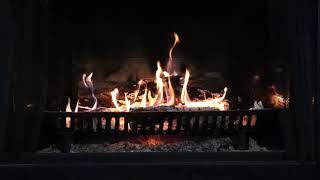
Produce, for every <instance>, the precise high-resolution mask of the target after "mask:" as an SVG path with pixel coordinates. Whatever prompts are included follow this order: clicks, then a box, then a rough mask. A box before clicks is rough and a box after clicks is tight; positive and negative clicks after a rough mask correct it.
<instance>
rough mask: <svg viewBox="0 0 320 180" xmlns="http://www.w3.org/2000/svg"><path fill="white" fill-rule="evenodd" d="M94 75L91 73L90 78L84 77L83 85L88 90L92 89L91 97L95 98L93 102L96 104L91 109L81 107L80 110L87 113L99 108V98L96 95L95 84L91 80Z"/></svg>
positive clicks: (84, 75)
mask: <svg viewBox="0 0 320 180" xmlns="http://www.w3.org/2000/svg"><path fill="white" fill-rule="evenodd" d="M92 75H93V72H92V73H90V74H89V75H88V76H87V75H86V74H83V75H82V82H83V84H84V86H85V87H86V88H88V89H90V92H91V97H92V98H93V101H94V104H93V106H92V107H91V108H90V107H86V106H80V105H79V108H82V109H85V110H86V111H94V110H96V109H97V106H98V100H97V97H96V96H95V94H94V87H93V82H92V80H91V78H92Z"/></svg>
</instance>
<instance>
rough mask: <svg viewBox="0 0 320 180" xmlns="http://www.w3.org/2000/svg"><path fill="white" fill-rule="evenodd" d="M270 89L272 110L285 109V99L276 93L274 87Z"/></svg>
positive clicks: (286, 102)
mask: <svg viewBox="0 0 320 180" xmlns="http://www.w3.org/2000/svg"><path fill="white" fill-rule="evenodd" d="M271 89H272V91H273V94H272V95H271V97H270V98H271V105H272V106H273V107H274V108H285V107H286V106H287V104H288V101H287V99H285V98H284V97H283V95H281V94H280V93H278V90H277V88H276V87H275V86H271Z"/></svg>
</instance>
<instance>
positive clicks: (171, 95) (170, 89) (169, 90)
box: [163, 71, 175, 106]
mask: <svg viewBox="0 0 320 180" xmlns="http://www.w3.org/2000/svg"><path fill="white" fill-rule="evenodd" d="M163 75H164V76H165V77H167V78H168V83H167V86H165V87H166V89H165V92H166V97H167V102H166V104H165V105H166V106H172V105H174V103H175V101H174V100H175V94H174V89H173V86H172V84H171V77H170V74H169V73H167V72H166V71H164V72H163Z"/></svg>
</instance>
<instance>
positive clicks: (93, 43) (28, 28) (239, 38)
mask: <svg viewBox="0 0 320 180" xmlns="http://www.w3.org/2000/svg"><path fill="white" fill-rule="evenodd" d="M1 3H3V6H2V8H3V9H4V11H3V12H5V14H6V17H5V18H3V19H2V20H1V21H3V23H5V24H7V26H6V28H4V30H3V31H2V33H1V36H2V37H4V43H3V47H5V48H7V49H6V50H5V51H4V52H5V53H3V55H2V58H3V59H4V62H3V65H2V66H1V73H2V74H1V78H2V82H3V84H4V85H5V86H4V88H3V89H1V93H2V94H3V97H2V99H1V116H2V117H3V118H2V119H1V124H0V128H1V135H0V150H1V151H0V152H1V156H0V157H1V166H0V172H2V174H4V178H5V179H6V178H7V179H12V178H18V177H19V176H28V177H36V178H42V177H47V176H48V175H50V176H52V177H51V178H52V179H55V178H57V177H58V176H57V175H54V174H55V173H57V172H63V175H61V176H62V177H64V178H89V177H93V178H98V177H102V176H104V177H109V178H114V179H121V178H125V179H130V178H137V177H139V178H142V179H144V178H156V179H157V178H158V179H160V178H161V179H162V178H167V179H179V178H180V179H186V178H187V179H256V178H261V179H267V178H268V179H269V178H275V177H277V178H282V179H283V178H291V179H312V178H316V175H317V173H316V172H317V171H316V170H317V168H318V164H317V162H318V160H319V152H318V151H319V150H318V144H319V143H317V142H319V132H318V131H319V123H318V108H319V107H318V101H317V100H318V96H319V93H318V83H317V81H318V79H317V77H318V68H319V67H318V64H319V63H318V59H317V58H318V54H317V53H318V49H317V48H318V47H317V42H318V41H317V39H318V32H317V26H318V25H317V13H318V9H317V5H318V3H317V2H316V1H315V0H314V1H308V2H303V1H299V0H295V1H290V2H289V1H280V2H279V1H273V0H268V1H267V0H266V1H263V2H259V3H258V2H253V1H245V2H241V3H239V4H237V3H236V4H232V3H229V2H225V3H216V7H212V8H211V9H210V10H209V9H208V8H204V7H203V8H202V12H200V13H194V15H184V14H186V12H188V10H190V9H191V7H186V8H180V10H176V12H175V14H176V15H175V16H173V15H172V16H171V15H156V14H158V13H160V12H161V10H157V9H154V12H150V10H149V11H147V10H146V11H144V12H145V13H147V12H148V13H150V14H152V15H149V16H145V14H144V13H134V12H133V10H132V9H135V8H124V9H122V8H114V9H113V8H112V9H109V8H107V9H108V12H105V10H104V8H102V7H105V6H103V5H105V4H104V3H102V4H95V3H93V2H92V3H88V4H86V3H84V4H82V3H78V4H76V5H75V4H73V3H63V4H60V3H58V2H56V3H54V2H51V1H36V0H34V1H30V2H28V3H26V2H24V3H20V2H18V1H9V0H7V1H3V2H1ZM248 7H251V8H248ZM194 8H195V7H194ZM160 9H161V8H160ZM181 9H184V10H181ZM123 11H126V13H129V14H131V15H130V16H127V15H124V14H121V12H123ZM84 12H85V13H84ZM189 12H190V11H189ZM179 14H180V15H179ZM191 14H193V13H191ZM195 14H197V15H195ZM150 22H151V23H152V24H151V25H150V24H148V23H150ZM173 32H177V34H179V37H180V40H181V44H179V45H177V47H176V48H175V50H174V51H173V52H174V53H173V57H174V60H175V61H176V62H179V63H180V65H179V66H180V69H179V70H180V71H181V72H179V73H180V75H181V77H184V75H185V73H184V71H185V69H186V68H188V69H190V70H191V73H192V76H191V79H190V84H189V87H190V88H191V87H192V86H195V87H199V86H200V87H201V86H202V87H206V88H207V89H213V90H215V91H218V89H223V87H224V86H228V90H229V92H230V93H229V94H227V98H228V100H229V102H230V103H229V104H230V109H229V110H224V111H217V110H209V111H203V110H201V111H198V110H199V109H198V110H196V111H192V109H191V111H176V112H168V111H167V110H164V111H157V112H155V111H147V112H144V111H136V112H135V111H132V112H113V111H112V112H96V111H94V112H78V113H76V112H65V109H66V104H67V99H68V97H70V98H71V109H75V104H76V102H77V100H78V99H77V98H78V96H79V94H80V93H81V91H80V86H81V80H82V79H81V75H82V73H90V72H92V71H94V75H93V77H92V79H93V84H94V87H98V86H99V85H100V84H102V85H104V86H105V82H111V81H114V80H116V81H117V83H118V84H116V85H115V86H118V85H119V82H134V81H135V82H137V81H139V79H141V78H153V76H154V73H153V72H156V68H155V66H154V64H155V62H156V60H158V59H159V60H160V62H161V64H164V65H165V64H166V62H167V53H168V49H169V48H170V47H169V46H170V44H171V43H172V42H171V41H172V36H171V35H172V33H173ZM166 39H167V40H166ZM169 41H170V42H169ZM6 53H7V54H6ZM149 59H150V61H149ZM128 64H129V65H128ZM135 64H139V65H138V66H135ZM126 66H127V67H126ZM125 67H126V68H125ZM140 68H141V69H143V70H139V69H140ZM123 71H125V72H128V73H127V75H122V74H123V73H122V74H121V73H120V74H121V76H119V75H118V74H119V72H123ZM244 72H245V73H244ZM132 74H134V75H132ZM203 76H204V77H205V78H204V79H201V77H203ZM206 78H207V79H206ZM79 84H80V86H79ZM270 85H275V86H276V87H277V88H278V91H280V92H281V94H282V95H283V96H285V97H288V98H289V99H290V102H289V105H288V107H287V106H286V107H285V108H283V107H282V108H280V109H279V107H275V106H273V104H272V103H270V102H269V101H268V98H267V99H264V98H262V97H264V96H267V97H269V96H268V95H270V94H269V90H270V89H268V88H267V87H269V86H270ZM113 88H114V87H113V86H112V89H113ZM119 89H120V88H119ZM190 91H191V90H190ZM190 91H189V94H190V95H192V93H191V92H190ZM107 92H109V89H108V90H107ZM272 92H273V91H272ZM178 96H179V95H178ZM87 99H89V101H86V102H87V103H88V104H89V105H92V102H91V99H90V96H89V98H87ZM119 99H120V97H119ZM254 100H261V101H262V102H263V104H264V106H266V107H265V108H264V109H261V110H259V109H256V110H249V108H251V107H252V106H253V102H254ZM101 101H102V100H101V99H99V97H98V104H101ZM178 103H179V102H178ZM110 104H111V105H110ZM89 105H88V106H89ZM112 105H113V104H112V103H111V102H110V103H109V106H112ZM61 110H62V111H61ZM102 117H103V118H102ZM106 117H107V118H106ZM66 118H70V122H71V124H70V127H69V128H68V127H66V124H65V122H66ZM121 118H123V119H122V120H123V121H124V122H125V123H124V124H122V125H123V129H124V131H120V126H121V125H120V124H121ZM246 118H248V119H246ZM103 119H106V124H108V123H110V124H111V119H114V122H115V123H114V127H113V128H111V127H112V126H106V127H110V129H108V128H104V129H103V128H102V125H103V123H102V120H103ZM108 119H109V120H110V122H109V121H108ZM145 119H148V121H147V123H146V121H145ZM219 119H221V122H222V124H223V125H221V124H220V125H221V126H218V124H219V123H217V122H218V121H219ZM253 119H255V121H256V123H254V124H253V125H252V122H253ZM237 120H239V126H237V125H236V123H235V121H237ZM84 121H89V122H93V121H97V123H96V127H95V128H93V127H91V128H87V129H86V130H88V132H87V131H85V130H83V129H84V128H83V127H82V125H86V126H88V124H89V125H92V123H87V124H85V123H83V122H84ZM165 121H168V124H167V126H168V127H167V129H166V130H165V134H173V135H174V134H176V133H177V132H176V131H177V130H178V131H180V130H183V131H185V132H186V133H187V134H188V136H207V135H208V134H216V135H217V134H218V136H220V135H227V136H229V135H230V134H231V135H234V134H236V135H237V136H238V138H239V139H240V140H238V141H239V142H237V141H235V142H236V143H234V144H237V143H238V146H239V147H241V148H240V149H239V150H243V149H246V147H247V146H248V141H249V138H248V137H250V136H251V135H252V133H253V134H254V135H253V137H254V139H255V140H257V141H258V143H260V145H263V146H267V148H268V149H269V150H270V151H267V152H250V151H249V152H248V151H238V152H191V153H187V152H167V153H163V152H152V153H145V152H139V153H131V152H126V153H121V152H111V153H110V152H108V153H51V154H46V153H40V154H39V153H36V151H38V150H39V149H41V148H44V147H48V146H50V145H52V144H58V145H59V144H60V145H61V147H60V149H61V150H62V152H68V151H69V150H70V146H71V144H70V143H71V142H72V141H74V139H72V138H73V136H72V135H73V134H74V133H75V130H77V131H81V133H80V136H81V137H89V134H91V135H93V136H94V137H93V138H95V136H97V135H98V136H100V135H103V136H107V137H109V138H110V137H115V138H118V137H119V136H120V135H121V136H130V137H132V136H134V137H135V136H136V135H148V134H155V133H157V134H163V133H164V128H163V127H164V126H165V124H164V122H165ZM153 122H155V123H153ZM159 122H160V123H159ZM191 122H192V123H191ZM200 122H201V123H200ZM212 122H214V123H212ZM221 122H220V123H221ZM229 122H231V126H227V128H224V127H226V126H224V125H226V124H228V123H229ZM156 123H159V126H160V127H161V128H158V129H157V130H155V128H154V127H155V126H156ZM260 123H261V124H260ZM182 127H183V128H182ZM93 129H95V131H92V130H93ZM129 129H131V131H129ZM127 130H128V131H127ZM123 132H125V133H123ZM91 135H90V136H91ZM89 141H90V140H89ZM120 169H121V170H120ZM106 170H108V173H107V174H106ZM142 170H144V171H146V170H147V172H145V173H143V174H141V173H139V172H141V171H142ZM33 171H38V172H39V173H36V174H34V173H31V172H33ZM70 171H72V172H73V173H69V174H68V172H70ZM86 171H90V173H88V172H86ZM122 171H125V172H127V173H128V174H127V175H126V174H122V173H121V172H122ZM186 171H188V173H185V172H186ZM14 172H21V173H17V174H14ZM109 172H110V173H109ZM163 172H167V173H163ZM266 172H268V173H266ZM154 173H157V174H158V175H159V176H157V177H154ZM276 175H277V176H276Z"/></svg>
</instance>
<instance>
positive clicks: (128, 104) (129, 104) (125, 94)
mask: <svg viewBox="0 0 320 180" xmlns="http://www.w3.org/2000/svg"><path fill="white" fill-rule="evenodd" d="M127 94H128V93H124V98H125V101H126V110H127V112H129V111H130V107H131V103H130V101H129V100H128V97H127Z"/></svg>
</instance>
